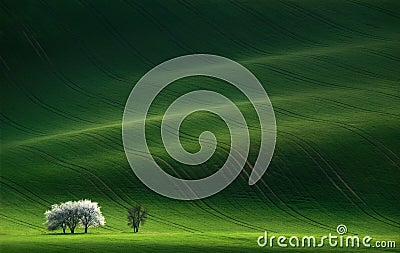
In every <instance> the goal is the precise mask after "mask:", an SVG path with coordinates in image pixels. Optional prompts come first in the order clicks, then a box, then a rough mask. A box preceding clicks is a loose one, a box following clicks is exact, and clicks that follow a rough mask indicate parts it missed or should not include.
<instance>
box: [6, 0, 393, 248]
mask: <svg viewBox="0 0 400 253" xmlns="http://www.w3.org/2000/svg"><path fill="white" fill-rule="evenodd" d="M194 53H208V54H216V55H221V56H224V57H228V58H230V59H232V60H235V61H237V62H239V63H240V64H242V65H243V66H245V67H246V68H248V69H249V70H250V71H251V72H252V73H253V74H254V75H255V76H256V77H257V78H258V79H259V81H260V82H261V83H262V84H263V86H264V88H265V90H266V91H267V93H268V95H269V97H270V99H271V102H272V105H273V107H274V111H275V116H276V120H277V143H276V148H275V153H274V157H273V159H272V162H271V164H270V166H269V168H268V170H267V172H266V173H265V174H264V176H263V178H262V180H260V181H258V182H257V183H256V184H255V185H253V186H249V185H248V183H247V181H248V176H249V174H250V173H251V167H250V166H249V164H250V165H251V164H254V163H255V161H256V158H257V155H258V149H259V146H260V140H259V137H260V125H259V123H258V119H257V117H256V113H255V111H254V108H253V107H252V106H251V103H250V102H249V101H248V100H247V99H246V97H245V96H244V95H243V94H242V93H241V92H240V91H239V90H237V89H236V88H234V87H232V86H230V85H229V84H227V83H224V82H223V81H220V80H216V79H212V78H206V77H189V78H184V79H181V80H178V81H176V82H174V83H172V84H171V85H169V86H168V87H167V88H166V89H164V90H163V91H162V92H161V93H160V94H159V95H158V96H157V98H156V100H155V101H154V103H153V104H152V107H151V109H150V113H149V115H148V118H147V124H146V133H147V135H146V137H147V142H148V144H149V149H150V151H151V152H152V154H153V156H154V157H155V159H156V160H157V162H158V163H159V165H160V166H161V167H163V168H164V169H165V171H167V172H168V173H170V174H171V175H174V176H177V177H182V178H187V179H195V178H202V177H205V176H207V175H211V174H212V173H214V172H215V171H217V170H218V169H219V168H220V167H221V166H222V165H223V164H224V162H225V160H226V158H227V151H229V150H228V149H227V145H228V144H229V142H230V136H229V131H228V129H227V127H226V125H225V123H224V122H223V121H222V120H221V119H219V118H218V117H216V116H215V115H212V114H210V113H204V112H198V113H194V114H192V115H190V116H189V117H187V119H185V121H184V122H183V124H182V127H181V129H180V130H181V132H180V140H181V141H182V144H183V146H184V147H185V148H186V149H187V150H188V151H190V152H196V151H198V150H199V148H200V146H199V143H198V136H199V135H200V134H201V133H202V132H203V131H205V130H208V131H211V132H213V133H214V134H215V135H216V136H217V138H218V148H217V150H216V152H215V154H214V155H213V156H212V157H211V159H210V160H209V161H207V162H206V163H204V164H202V165H200V166H189V165H184V164H180V163H179V162H177V161H175V160H173V159H172V158H171V157H170V156H169V155H168V153H167V152H166V150H165V148H164V147H163V144H162V140H161V135H160V126H161V120H162V116H163V114H164V112H165V110H166V109H167V108H168V106H169V105H170V104H171V102H172V101H174V100H175V99H176V98H178V97H179V96H181V95H183V94H186V93H187V92H190V91H194V90H200V89H207V90H213V91H216V92H219V93H221V94H223V95H225V96H227V97H228V98H230V99H231V100H232V101H234V102H235V104H236V105H237V106H238V107H239V108H240V110H241V112H242V113H243V115H244V116H245V118H246V121H247V123H248V126H249V129H250V130H249V131H250V136H251V150H250V155H249V157H248V165H246V167H245V168H244V170H243V171H242V173H241V174H240V175H239V177H238V178H237V179H236V180H235V181H234V182H233V183H232V184H231V185H230V186H228V187H227V188H226V189H224V190H223V191H221V192H220V193H218V194H216V195H214V196H211V197H209V198H206V199H202V200H196V201H178V200H173V199H169V198H166V197H163V196H161V195H158V194H157V193H155V192H153V191H152V190H150V189H148V188H147V187H146V186H145V185H144V184H143V183H141V181H140V180H139V179H138V178H137V177H136V176H135V174H134V173H133V171H132V169H131V168H130V166H129V164H128V162H127V159H126V156H125V153H124V149H123V145H122V137H121V124H122V115H123V111H124V106H125V102H126V100H127V98H128V96H129V93H130V91H131V90H132V88H133V87H134V85H135V83H136V82H137V81H138V80H139V79H140V77H141V76H143V75H144V74H145V73H146V72H147V71H149V70H150V69H151V68H153V67H155V66H156V65H158V64H160V63H162V62H164V61H166V60H169V59H171V58H174V57H177V56H182V55H187V54H194ZM0 60H1V63H0V73H1V74H0V83H1V158H0V161H1V177H0V179H1V181H0V182H1V205H0V251H1V252H60V251H65V250H68V251H71V250H72V251H73V252H155V251H160V252H208V251H209V252H249V251H260V252H268V251H273V252H286V251H292V252H310V251H315V252H328V251H343V252H354V251H356V252H391V251H393V252H394V251H398V248H399V247H400V246H399V245H400V187H399V182H400V173H399V172H400V171H399V170H400V76H399V69H400V2H398V1H386V0H384V1H365V0H348V1H312V0H309V1H294V0H289V1H278V0H276V1H275V0H274V1H254V0H250V1H244V0H243V1H242V0H229V1H225V0H224V1H222V0H221V1H198V0H196V1H187V0H180V1H160V0H156V1H128V0H118V1H104V0H98V1H89V0H74V1H48V0H38V1H11V0H4V1H0ZM171 168H173V169H171ZM83 198H88V199H91V200H92V201H96V202H98V203H99V205H100V206H101V207H102V212H103V214H104V216H105V219H106V226H105V227H103V228H89V234H79V233H80V232H83V229H82V228H79V229H78V231H77V232H78V234H75V235H70V234H66V235H62V234H61V230H59V231H56V232H54V231H47V230H46V228H45V226H44V221H45V220H44V215H43V213H44V212H45V211H46V210H48V209H49V208H50V207H51V204H53V203H60V202H64V201H68V200H79V199H83ZM134 204H141V205H142V206H144V207H147V208H148V209H149V210H150V217H149V219H148V221H147V222H146V224H145V225H144V226H143V227H141V228H140V232H139V233H137V234H134V233H133V231H132V229H130V228H129V227H128V226H127V219H126V213H127V212H126V209H127V208H128V207H129V206H132V205H134ZM339 224H345V225H346V226H347V228H348V235H359V236H360V237H362V236H365V235H369V236H371V237H373V241H376V240H392V241H393V240H394V241H396V243H397V248H395V249H377V248H370V249H366V248H362V247H361V248H359V249H346V248H330V247H328V246H325V247H324V248H319V249H312V248H311V249H310V248H300V249H298V248H289V249H285V248H279V247H277V246H276V247H273V248H269V247H266V248H260V247H259V246H258V245H257V238H258V237H259V236H261V235H263V234H264V231H266V230H267V231H269V233H270V234H271V235H275V236H279V235H286V236H291V235H298V236H303V235H310V236H311V235H313V236H315V237H321V236H324V235H328V234H329V233H332V234H337V233H336V227H337V226H338V225H339Z"/></svg>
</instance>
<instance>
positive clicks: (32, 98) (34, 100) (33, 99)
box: [5, 73, 99, 124]
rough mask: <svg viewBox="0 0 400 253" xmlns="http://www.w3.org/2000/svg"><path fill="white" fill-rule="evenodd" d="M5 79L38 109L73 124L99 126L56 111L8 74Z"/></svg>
mask: <svg viewBox="0 0 400 253" xmlns="http://www.w3.org/2000/svg"><path fill="white" fill-rule="evenodd" d="M5 76H6V78H7V79H8V81H9V82H10V83H12V84H13V86H14V87H16V88H17V89H18V90H20V91H21V92H22V93H23V94H24V95H25V96H26V97H27V98H28V99H29V101H31V102H32V103H33V104H35V105H37V106H39V107H40V108H42V109H44V110H46V111H49V112H52V113H54V114H57V115H58V116H60V117H62V118H67V119H69V120H72V121H75V122H80V123H81V122H84V123H91V124H99V123H97V122H94V121H91V120H86V119H82V118H80V117H78V116H75V115H72V114H70V113H67V112H64V111H62V110H59V109H57V108H56V107H54V106H52V105H49V104H46V103H45V102H43V101H42V100H41V99H39V98H38V97H36V96H35V95H33V94H32V93H30V92H29V91H28V90H27V89H26V88H25V87H24V86H23V85H22V84H21V83H19V82H18V81H17V80H16V79H15V77H12V76H11V75H10V74H9V73H5Z"/></svg>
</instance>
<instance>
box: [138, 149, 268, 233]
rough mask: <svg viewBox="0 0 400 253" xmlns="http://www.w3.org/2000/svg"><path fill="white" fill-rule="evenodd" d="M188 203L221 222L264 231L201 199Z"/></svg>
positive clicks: (162, 160)
mask: <svg viewBox="0 0 400 253" xmlns="http://www.w3.org/2000/svg"><path fill="white" fill-rule="evenodd" d="M132 151H134V152H137V153H138V154H139V155H140V154H142V153H144V152H143V151H140V150H132ZM152 156H153V157H155V158H156V159H158V160H160V161H161V162H162V163H163V164H165V165H166V166H167V167H168V168H169V169H170V170H171V171H173V172H174V173H175V174H176V175H177V176H178V177H180V178H182V176H181V175H180V174H179V173H178V172H177V171H176V170H175V169H174V167H173V166H172V165H171V164H169V163H168V162H167V161H165V160H164V159H163V158H161V157H159V156H156V155H153V154H152ZM143 157H144V156H143ZM183 173H184V174H185V175H186V176H187V177H189V175H188V174H187V173H186V172H185V171H183ZM187 189H188V190H190V191H192V190H191V188H190V187H189V186H187ZM192 194H195V192H193V191H192ZM189 203H190V204H191V205H193V206H195V207H197V208H200V210H202V211H204V212H206V213H208V214H210V215H212V216H214V217H217V218H219V219H223V220H225V221H227V222H230V223H233V224H236V225H240V226H243V227H247V228H249V229H252V230H259V229H264V228H261V227H258V226H255V225H252V224H250V223H247V222H244V221H241V220H238V219H236V218H234V217H232V216H230V215H227V214H225V213H223V212H221V211H219V210H218V209H216V208H214V207H212V206H211V205H209V204H208V203H206V202H205V201H204V200H203V199H197V200H194V201H190V202H189ZM199 203H201V204H203V205H205V206H206V207H208V209H206V208H204V207H202V206H201V205H200V204H199ZM210 210H212V211H213V212H212V211H210Z"/></svg>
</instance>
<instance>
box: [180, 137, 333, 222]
mask: <svg viewBox="0 0 400 253" xmlns="http://www.w3.org/2000/svg"><path fill="white" fill-rule="evenodd" d="M180 133H182V134H183V135H186V136H188V137H189V138H191V139H193V140H197V137H195V136H192V135H190V134H188V133H185V132H182V131H180ZM220 143H222V142H220ZM222 144H224V145H225V146H227V147H228V148H231V147H230V145H227V144H226V143H222ZM233 150H234V151H235V153H237V154H238V155H239V156H241V157H242V159H245V161H246V164H247V165H248V166H249V168H251V169H253V166H252V165H251V163H250V162H249V161H248V160H247V158H246V157H244V156H243V155H242V154H241V153H240V152H238V151H237V150H235V149H233ZM224 151H225V152H227V151H226V150H224ZM227 153H228V155H229V152H227ZM233 159H234V160H235V161H236V159H235V158H233ZM243 171H244V173H245V174H246V175H247V177H250V175H249V173H248V172H246V171H245V170H243ZM245 181H246V182H247V180H245ZM260 182H262V184H263V185H264V186H265V187H266V188H267V189H268V190H269V191H270V193H271V194H272V195H273V196H274V197H275V198H276V199H277V200H278V201H279V203H280V204H282V205H283V206H285V207H286V208H287V209H289V211H291V212H293V213H294V214H292V213H290V212H288V211H287V210H284V209H282V208H281V207H280V206H278V205H276V204H275V202H274V201H272V200H271V199H270V198H269V197H267V199H268V200H270V202H271V203H272V204H273V205H274V206H275V207H276V208H278V209H280V210H281V211H283V212H284V213H286V214H289V215H290V216H291V217H293V218H295V219H296V220H299V221H301V222H306V223H308V224H310V225H313V226H317V227H320V228H324V229H332V228H330V227H329V226H327V225H325V224H322V223H320V222H318V221H315V220H313V219H311V218H309V217H307V216H305V215H303V214H301V213H300V212H298V211H296V210H294V209H293V208H292V207H290V206H289V205H288V204H287V203H286V202H284V201H283V200H282V199H281V198H280V197H279V195H278V194H276V193H275V192H274V191H273V190H272V188H271V187H269V185H267V184H266V183H265V181H264V180H263V179H260ZM257 188H258V187H257ZM258 189H259V191H261V193H262V195H263V196H267V195H266V194H265V193H264V192H263V191H262V190H261V188H258ZM263 201H264V199H263ZM296 215H298V216H300V217H301V218H299V217H297V216H296ZM303 219H305V220H303ZM310 222H311V223H310Z"/></svg>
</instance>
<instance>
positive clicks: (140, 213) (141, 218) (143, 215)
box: [128, 205, 149, 233]
mask: <svg viewBox="0 0 400 253" xmlns="http://www.w3.org/2000/svg"><path fill="white" fill-rule="evenodd" d="M148 213H149V212H148V210H147V209H146V208H142V207H141V206H140V205H135V206H133V207H131V208H129V209H128V225H129V226H130V227H132V228H133V232H134V233H137V232H139V226H140V225H143V224H144V222H145V221H146V219H147V215H148Z"/></svg>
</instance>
